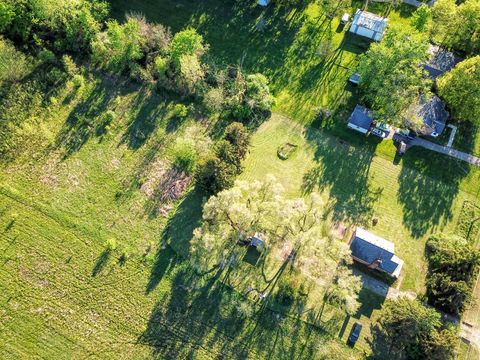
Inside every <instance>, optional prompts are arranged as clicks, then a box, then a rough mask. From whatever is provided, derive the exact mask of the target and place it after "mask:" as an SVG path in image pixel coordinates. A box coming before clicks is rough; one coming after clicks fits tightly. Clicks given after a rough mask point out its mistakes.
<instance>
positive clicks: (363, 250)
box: [350, 227, 403, 278]
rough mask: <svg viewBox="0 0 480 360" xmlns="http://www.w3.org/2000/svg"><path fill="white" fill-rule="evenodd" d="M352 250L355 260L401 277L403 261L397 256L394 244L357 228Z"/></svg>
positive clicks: (351, 244) (352, 238) (353, 236)
mask: <svg viewBox="0 0 480 360" xmlns="http://www.w3.org/2000/svg"><path fill="white" fill-rule="evenodd" d="M350 250H351V251H352V258H353V260H355V261H357V262H359V263H361V264H364V265H367V266H368V267H369V268H372V269H377V270H379V271H382V272H385V273H387V274H389V275H390V276H392V277H394V278H398V277H399V276H400V272H401V271H402V267H403V260H402V259H400V258H399V257H397V256H396V255H395V245H394V244H393V243H392V242H390V241H388V240H385V239H383V238H381V237H380V236H377V235H375V234H372V233H371V232H368V231H367V230H365V229H362V228H360V227H357V229H356V230H355V232H354V233H353V235H352V237H351V238H350Z"/></svg>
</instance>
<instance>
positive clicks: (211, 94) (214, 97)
mask: <svg viewBox="0 0 480 360" xmlns="http://www.w3.org/2000/svg"><path fill="white" fill-rule="evenodd" d="M224 102H225V96H224V94H223V89H222V88H212V89H210V90H209V91H207V93H206V94H205V96H204V97H203V103H204V105H205V108H206V109H207V110H208V111H209V112H210V113H218V112H221V111H222V109H223V105H224Z"/></svg>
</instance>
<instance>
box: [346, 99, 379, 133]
mask: <svg viewBox="0 0 480 360" xmlns="http://www.w3.org/2000/svg"><path fill="white" fill-rule="evenodd" d="M348 122H349V123H350V124H353V125H355V126H358V127H360V128H362V129H365V130H368V129H370V126H371V125H372V122H373V119H372V115H371V113H370V110H368V109H367V108H366V107H364V106H362V105H357V106H355V109H353V112H352V115H351V116H350V119H349V121H348Z"/></svg>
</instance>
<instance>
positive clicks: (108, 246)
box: [105, 238, 117, 251]
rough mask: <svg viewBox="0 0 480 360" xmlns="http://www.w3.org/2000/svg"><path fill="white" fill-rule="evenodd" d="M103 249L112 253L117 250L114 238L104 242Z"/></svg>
mask: <svg viewBox="0 0 480 360" xmlns="http://www.w3.org/2000/svg"><path fill="white" fill-rule="evenodd" d="M105 248H106V249H107V250H109V251H113V250H116V249H117V240H115V239H114V238H108V239H107V240H105Z"/></svg>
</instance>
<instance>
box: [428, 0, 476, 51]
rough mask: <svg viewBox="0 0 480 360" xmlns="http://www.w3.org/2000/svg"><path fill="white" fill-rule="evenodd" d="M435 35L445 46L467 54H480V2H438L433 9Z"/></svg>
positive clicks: (450, 0)
mask: <svg viewBox="0 0 480 360" xmlns="http://www.w3.org/2000/svg"><path fill="white" fill-rule="evenodd" d="M432 19H433V28H432V30H433V35H434V37H435V38H436V39H437V40H438V41H439V42H440V43H441V44H442V45H443V46H446V47H448V48H451V49H455V50H458V51H462V52H465V53H467V54H479V52H480V0H466V1H464V2H461V3H460V4H459V5H457V4H456V1H455V0H438V1H436V2H435V4H434V6H433V8H432Z"/></svg>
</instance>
